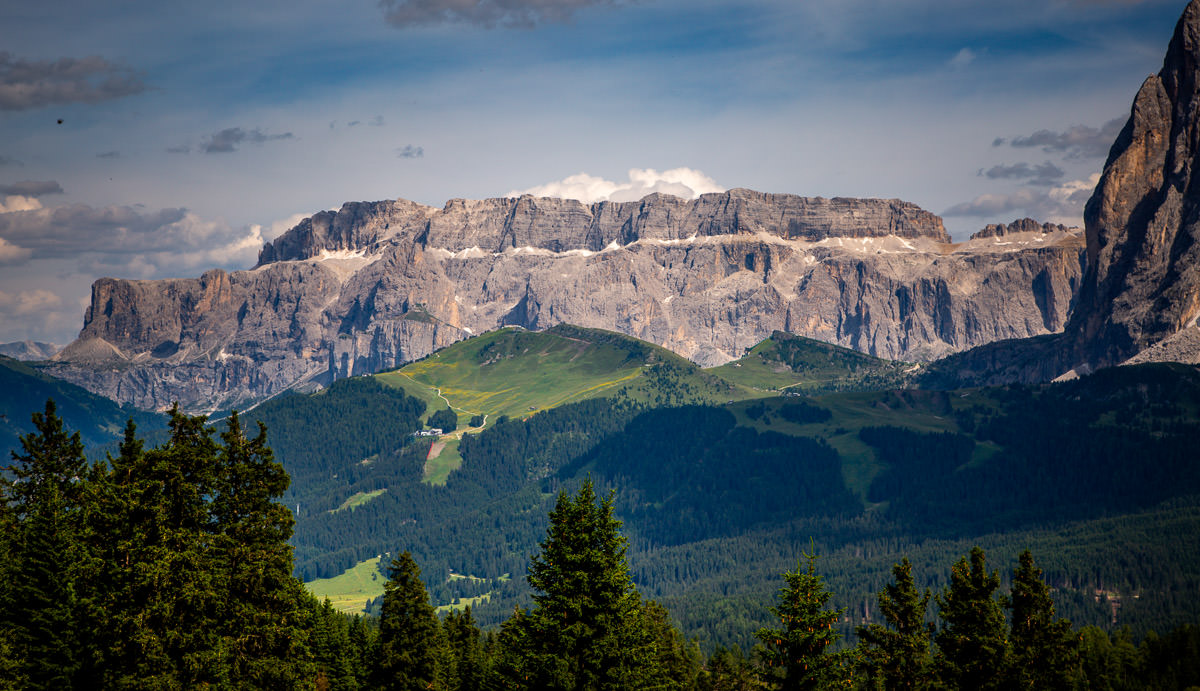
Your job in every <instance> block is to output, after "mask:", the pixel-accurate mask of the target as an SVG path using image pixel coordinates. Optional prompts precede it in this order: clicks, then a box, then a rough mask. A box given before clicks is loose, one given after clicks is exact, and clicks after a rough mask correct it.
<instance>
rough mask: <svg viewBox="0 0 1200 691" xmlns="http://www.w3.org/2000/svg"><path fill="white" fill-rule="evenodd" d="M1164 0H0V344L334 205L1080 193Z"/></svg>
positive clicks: (71, 331) (1162, 15) (1004, 210)
mask: <svg viewBox="0 0 1200 691" xmlns="http://www.w3.org/2000/svg"><path fill="white" fill-rule="evenodd" d="M1185 4H1186V3H1185V2H1182V0H1171V1H1169V2H1167V1H1162V0H1004V1H1002V2H996V1H995V0H987V1H981V0H741V1H738V2H734V1H732V0H340V1H338V2H331V1H323V0H288V1H287V2H282V1H280V0H258V1H256V2H251V3H234V2H225V1H223V0H217V1H216V2H210V3H192V2H188V3H184V2H177V1H176V0H154V1H153V2H151V1H149V0H106V2H102V3H97V2H92V1H90V0H87V1H85V0H55V1H54V2H38V3H31V2H25V1H24V0H0V343H2V342H10V341H19V340H37V341H48V342H55V343H60V344H65V343H67V342H69V341H70V340H72V339H73V338H74V337H75V336H76V335H77V334H78V332H79V329H80V328H81V327H82V325H83V314H84V309H85V308H86V306H87V304H88V299H89V296H90V285H91V283H92V282H93V281H94V280H95V279H96V278H99V277H102V276H113V277H120V278H134V279H152V278H168V277H189V276H198V275H199V274H200V273H202V272H203V271H205V270H207V269H209V268H214V267H216V268H223V269H226V270H236V269H245V268H249V267H251V266H253V265H254V263H255V261H256V259H257V254H258V250H259V249H260V248H261V247H262V244H263V243H264V242H266V241H269V240H271V239H273V238H274V237H276V236H277V235H278V234H279V233H282V232H283V231H285V230H287V229H288V228H289V227H291V226H292V225H294V224H295V223H297V222H298V221H299V220H300V219H302V218H304V217H305V216H308V215H310V214H312V213H315V212H317V211H320V210H323V209H336V208H338V207H340V206H341V205H342V204H343V203H344V202H347V201H363V200H379V199H395V198H404V199H410V200H413V201H417V202H421V203H424V204H429V205H432V206H437V207H441V206H442V205H444V204H445V202H446V201H447V200H449V199H452V198H469V199H480V198H489V197H501V196H510V195H515V194H520V193H523V192H530V193H534V194H540V195H546V196H567V197H574V198H580V199H584V200H585V201H598V200H601V199H614V200H625V199H637V198H639V197H640V196H641V195H642V194H645V193H648V192H651V191H663V192H668V193H672V194H677V195H678V196H694V195H696V194H700V193H704V192H712V191H720V190H724V189H729V188H733V187H746V188H751V189H755V190H759V191H763V192H780V193H791V194H798V195H803V196H824V197H833V196H845V197H876V198H900V199H904V200H906V201H910V202H913V203H915V204H918V205H919V206H921V207H923V208H925V209H928V210H929V211H932V212H934V213H937V214H939V215H941V216H942V217H943V219H944V220H945V223H946V227H947V229H948V230H949V231H950V232H951V234H952V236H953V237H954V238H955V239H956V240H963V239H966V238H967V236H969V235H970V234H971V233H972V232H974V231H976V230H978V229H979V228H982V227H983V226H984V225H985V224H987V223H994V222H1009V221H1012V220H1014V219H1017V218H1022V217H1025V216H1031V217H1033V218H1036V219H1038V220H1040V221H1053V222H1059V223H1068V224H1075V225H1078V224H1082V208H1083V203H1084V202H1085V201H1086V199H1087V197H1088V196H1090V194H1091V190H1092V188H1093V187H1094V185H1095V181H1096V178H1097V176H1098V174H1099V173H1100V171H1101V169H1102V167H1103V165H1104V160H1105V156H1106V155H1107V152H1108V148H1109V146H1110V145H1111V143H1112V140H1113V139H1114V138H1115V136H1116V134H1117V132H1118V131H1119V130H1120V128H1121V126H1122V125H1123V124H1124V122H1125V119H1126V118H1127V117H1128V114H1129V107H1130V104H1131V102H1132V100H1133V97H1134V95H1135V94H1136V92H1137V89H1138V87H1139V86H1140V85H1141V83H1142V81H1143V80H1144V79H1145V78H1146V77H1147V76H1148V75H1150V74H1151V73H1154V72H1157V71H1158V69H1159V68H1160V67H1161V65H1162V58H1163V55H1164V53H1165V51H1166V47H1167V42H1168V41H1169V39H1170V36H1171V33H1172V31H1173V28H1174V25H1175V22H1176V21H1177V19H1178V17H1179V15H1180V13H1181V12H1182V11H1183V8H1184V6H1185Z"/></svg>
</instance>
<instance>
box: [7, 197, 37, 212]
mask: <svg viewBox="0 0 1200 691" xmlns="http://www.w3.org/2000/svg"><path fill="white" fill-rule="evenodd" d="M40 208H42V203H41V202H39V201H38V200H37V198H36V197H25V196H22V195H19V194H16V195H11V196H8V197H5V198H4V201H3V202H0V214H5V213H8V212H10V211H32V210H34V209H40Z"/></svg>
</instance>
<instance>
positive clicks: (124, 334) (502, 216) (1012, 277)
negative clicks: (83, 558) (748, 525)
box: [52, 190, 1084, 410]
mask: <svg viewBox="0 0 1200 691" xmlns="http://www.w3.org/2000/svg"><path fill="white" fill-rule="evenodd" d="M1083 251H1084V250H1083V241H1082V237H1081V235H1080V234H1079V233H1078V232H1077V231H1074V230H1071V229H1057V228H1055V229H1050V230H1048V231H1047V230H1046V229H1044V228H1040V227H1039V229H1038V230H1037V232H1032V231H1029V232H1020V231H1019V232H1012V233H1008V234H1006V235H1004V237H1003V242H1000V241H999V239H998V238H996V237H981V238H976V239H973V240H971V241H969V242H966V243H961V244H951V243H949V238H948V236H947V235H946V232H945V229H944V228H943V226H942V223H941V220H940V219H938V218H937V217H936V216H934V215H932V214H930V213H928V212H926V211H923V210H921V209H919V208H918V207H916V206H913V205H912V204H908V203H905V202H901V201H896V200H864V199H808V198H803V197H796V196H791V195H770V194H761V193H757V192H751V191H748V190H732V191H730V192H727V193H723V194H710V195H703V196H701V197H700V198H699V199H696V200H691V201H688V200H683V199H678V198H675V197H668V196H662V195H652V196H650V197H646V198H645V199H642V200H641V201H638V202H629V203H601V204H593V205H585V204H581V203H579V202H577V201H572V200H562V199H535V198H532V197H521V198H519V199H489V200H483V201H468V200H452V201H450V202H448V203H447V204H446V205H445V207H444V208H443V209H441V210H437V209H434V208H431V207H425V206H421V205H419V204H414V203H411V202H406V201H403V200H400V201H387V202H376V203H359V204H347V205H345V206H343V207H342V209H341V210H339V211H338V212H336V213H335V212H323V213H321V214H317V215H315V216H313V217H312V218H310V219H306V220H305V221H303V222H301V223H300V224H299V225H297V226H296V227H295V228H293V229H292V230H290V231H289V232H287V233H285V234H284V235H283V236H281V237H280V238H278V239H277V240H275V241H274V242H273V243H271V244H270V245H268V246H266V247H264V249H263V251H262V253H261V255H260V261H259V265H258V266H256V267H255V268H254V269H252V270H249V271H236V272H233V273H225V272H222V271H211V272H208V273H206V274H205V275H204V276H202V277H200V278H198V279H186V280H173V281H125V280H117V279H102V280H100V281H97V282H96V284H95V285H94V286H93V295H92V305H91V307H90V308H89V310H88V313H87V315H86V320H85V325H84V328H83V330H82V331H81V333H80V337H79V339H78V340H77V341H75V343H73V344H71V345H70V346H69V347H68V348H67V349H66V350H64V351H63V353H61V354H60V355H59V357H58V358H57V362H56V363H55V364H54V365H52V373H53V374H56V375H57V376H61V377H64V378H66V379H69V380H71V381H75V382H77V383H80V384H82V385H84V386H86V387H87V388H89V389H91V390H93V391H97V392H99V393H102V394H105V395H108V396H111V397H113V398H115V399H117V400H119V401H121V402H127V403H133V404H135V405H138V406H143V407H153V408H161V407H164V406H168V405H170V403H171V402H172V401H174V400H178V401H180V402H181V404H182V405H183V406H184V407H186V408H188V409H189V410H212V409H218V408H223V407H227V406H233V405H239V404H244V403H245V402H246V401H249V400H253V399H259V398H262V397H264V396H268V395H271V394H273V393H276V392H278V391H281V390H283V389H285V388H287V387H290V386H294V385H297V384H298V383H302V382H315V383H327V382H328V381H330V380H332V379H334V378H338V377H345V376H351V375H354V374H360V373H365V372H373V371H378V370H380V369H384V368H388V367H394V366H397V365H400V364H403V363H405V362H408V361H410V360H413V359H416V358H419V357H422V356H424V355H426V354H428V353H430V352H432V351H433V350H435V349H437V348H440V347H443V346H445V345H449V344H450V343H453V342H454V341H456V340H459V339H462V338H466V337H468V336H470V335H471V334H475V333H481V332H483V331H486V330H489V329H493V328H496V327H498V326H500V325H505V324H514V325H520V326H524V327H526V328H529V329H542V328H546V327H549V326H553V325H554V324H559V323H563V322H567V323H573V324H578V325H580V326H587V327H596V328H603V329H611V330H615V331H621V332H623V333H627V334H630V335H633V336H636V337H638V338H643V339H646V340H649V341H653V342H655V343H659V344H662V345H664V346H666V347H668V348H671V349H672V350H675V351H676V352H679V353H681V354H683V355H685V356H687V357H690V358H692V359H693V360H695V361H696V362H698V363H700V364H702V365H706V366H707V365H716V364H720V363H723V362H727V361H729V360H730V359H733V358H736V357H739V356H740V355H741V354H742V353H743V352H744V350H745V349H746V348H748V347H750V346H752V345H754V344H755V343H757V342H759V341H761V340H762V339H764V338H766V337H767V336H769V335H770V334H771V332H772V331H774V330H776V329H779V330H784V331H790V332H793V333H797V334H801V335H804V336H810V337H813V338H818V339H821V340H825V341H829V342H833V343H838V344H841V345H846V346H850V347H853V348H856V349H858V350H861V351H864V352H868V353H872V354H875V355H879V356H883V357H890V358H903V359H910V360H924V359H931V358H935V357H938V356H940V355H943V354H946V353H950V352H954V351H958V350H962V349H965V348H969V347H971V346H974V345H978V344H980V343H986V342H989V341H994V340H997V339H1004V338H1021V337H1025V336H1029V335H1034V334H1045V333H1050V332H1055V331H1058V330H1061V329H1062V327H1063V325H1064V324H1065V323H1066V320H1067V317H1068V315H1069V313H1070V310H1071V305H1072V301H1073V299H1074V296H1075V292H1076V289H1077V288H1078V285H1079V281H1080V279H1081V276H1082V271H1083V263H1082V262H1083Z"/></svg>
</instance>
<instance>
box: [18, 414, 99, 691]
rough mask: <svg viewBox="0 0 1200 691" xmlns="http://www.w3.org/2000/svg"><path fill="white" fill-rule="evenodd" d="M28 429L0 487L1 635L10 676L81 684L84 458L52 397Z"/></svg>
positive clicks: (85, 660) (44, 683)
mask: <svg viewBox="0 0 1200 691" xmlns="http://www.w3.org/2000/svg"><path fill="white" fill-rule="evenodd" d="M33 425H34V431H33V432H30V433H29V434H26V435H24V436H22V437H21V446H22V449H23V452H22V453H17V452H15V451H14V452H13V454H12V457H13V463H12V464H11V465H10V466H9V467H8V470H9V472H10V473H11V475H12V478H13V479H12V480H8V479H3V484H2V485H0V491H2V494H0V496H2V497H3V500H4V504H5V506H6V511H5V513H6V514H7V517H8V518H7V521H6V522H7V523H8V528H9V530H7V531H6V534H5V535H4V537H3V539H4V542H5V547H6V549H5V552H6V553H7V555H6V556H7V559H8V560H9V563H6V567H7V568H6V571H7V572H8V573H7V574H5V575H7V576H9V577H10V578H11V583H10V584H8V587H7V588H6V589H5V592H4V595H5V597H6V601H5V602H4V603H3V607H0V625H2V627H3V628H2V629H0V636H3V638H5V639H6V641H7V642H8V644H9V646H11V648H10V650H11V652H10V654H11V656H12V658H13V659H14V660H15V664H14V665H13V667H14V668H15V669H14V672H15V673H16V675H17V678H19V679H21V680H22V684H23V685H26V686H28V687H30V688H46V689H52V688H70V687H73V686H83V685H86V684H87V683H88V682H89V681H90V680H91V679H92V678H93V675H94V669H93V668H92V663H93V662H94V660H91V659H89V657H90V656H89V654H88V652H89V651H90V650H91V649H92V646H91V645H90V640H89V638H88V630H87V626H86V625H87V624H88V623H89V622H88V621H87V618H86V612H87V604H88V603H87V601H86V600H87V598H88V594H87V593H86V592H80V589H78V588H77V587H76V584H80V585H82V584H84V583H85V582H86V579H87V577H88V575H89V574H88V573H87V570H86V569H87V566H88V562H87V560H86V558H85V555H83V554H81V553H80V550H79V549H78V546H79V544H80V542H81V541H82V539H83V532H84V520H83V512H82V502H81V499H82V497H83V493H84V480H85V477H86V476H87V461H86V459H85V458H84V456H83V443H82V442H81V441H80V438H79V434H78V433H75V434H68V433H67V432H66V431H65V430H64V429H63V423H62V420H61V419H60V418H59V417H58V416H57V415H56V409H55V406H54V402H53V401H46V408H45V412H44V413H34V414H33Z"/></svg>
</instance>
